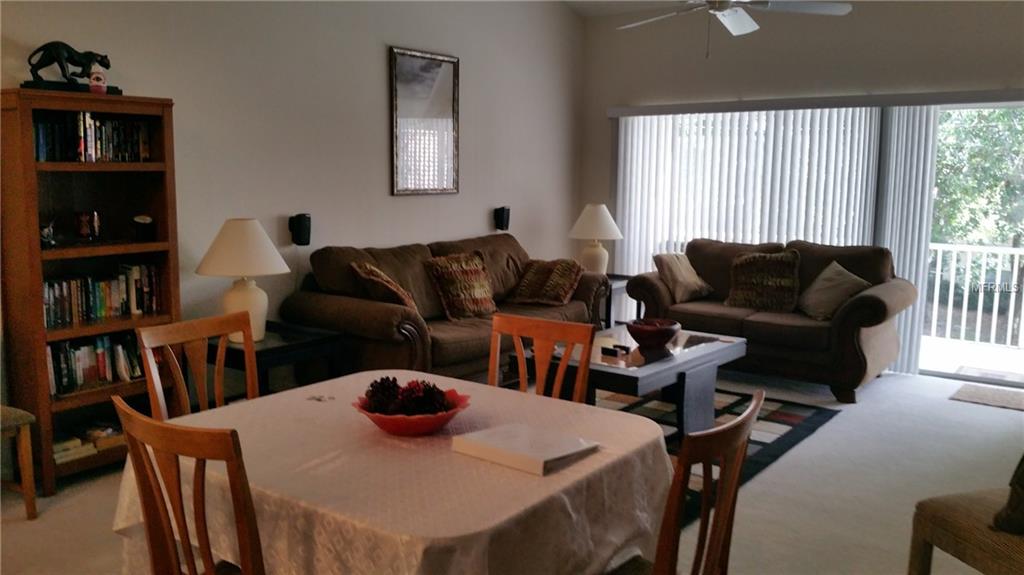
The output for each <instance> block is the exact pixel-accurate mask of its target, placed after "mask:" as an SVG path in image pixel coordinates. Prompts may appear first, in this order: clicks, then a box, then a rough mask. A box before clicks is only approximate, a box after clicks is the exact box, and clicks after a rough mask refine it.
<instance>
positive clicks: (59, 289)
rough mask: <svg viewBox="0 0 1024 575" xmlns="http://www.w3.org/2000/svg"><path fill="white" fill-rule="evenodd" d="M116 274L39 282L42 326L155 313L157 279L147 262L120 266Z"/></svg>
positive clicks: (157, 290) (158, 302) (155, 273)
mask: <svg viewBox="0 0 1024 575" xmlns="http://www.w3.org/2000/svg"><path fill="white" fill-rule="evenodd" d="M120 270H121V271H120V273H119V274H118V275H117V277H114V278H109V279H96V278H93V277H80V278H70V279H64V280H56V281H48V282H45V283H44V284H43V316H44V320H45V323H46V328H47V329H50V328H55V327H63V326H68V325H73V324H75V323H84V322H89V321H95V320H99V319H106V318H111V317H119V316H123V315H128V314H133V315H138V314H145V313H157V310H158V309H160V289H159V288H160V282H159V281H158V280H157V269H156V267H155V266H151V265H134V266H133V265H122V266H120Z"/></svg>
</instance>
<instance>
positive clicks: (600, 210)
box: [569, 204, 622, 240]
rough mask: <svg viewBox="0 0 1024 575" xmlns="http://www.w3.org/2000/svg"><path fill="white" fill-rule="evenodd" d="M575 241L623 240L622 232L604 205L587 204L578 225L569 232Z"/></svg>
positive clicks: (577, 222) (577, 221)
mask: <svg viewBox="0 0 1024 575" xmlns="http://www.w3.org/2000/svg"><path fill="white" fill-rule="evenodd" d="M569 237H570V238H572V239H574V240H621V239H622V232H620V231H619V226H617V225H615V220H613V219H612V214H611V213H610V212H609V211H608V207H607V206H605V205H604V204H587V207H585V208H583V213H581V214H580V217H579V219H577V220H576V224H575V225H574V226H573V227H572V229H571V230H569Z"/></svg>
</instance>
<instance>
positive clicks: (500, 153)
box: [0, 1, 583, 316]
mask: <svg viewBox="0 0 1024 575" xmlns="http://www.w3.org/2000/svg"><path fill="white" fill-rule="evenodd" d="M0 11H2V12H0V14H2V19H0V25H2V37H3V41H2V85H3V87H4V88H9V87H16V86H17V85H18V84H19V83H20V82H21V81H22V80H25V79H27V78H28V70H27V65H26V64H25V58H26V56H27V55H28V54H29V53H30V52H31V51H32V50H33V49H34V48H35V47H37V46H39V45H40V44H42V43H44V42H46V41H49V40H56V39H60V40H64V41H66V42H68V43H70V44H71V45H72V46H75V47H76V48H78V49H82V50H94V51H98V52H102V53H106V54H109V56H110V59H111V63H112V65H113V67H112V69H111V70H110V72H109V74H108V81H109V82H110V83H111V84H114V85H117V86H120V87H121V88H122V89H123V90H124V91H125V93H126V94H132V95H145V96H160V97H169V98H173V99H174V101H175V107H174V114H175V156H176V162H177V174H176V176H177V192H178V232H179V240H180V258H181V271H182V303H183V308H184V312H185V315H186V316H197V315H204V314H209V313H214V312H215V311H216V310H217V308H218V298H219V294H220V293H221V292H222V290H223V289H224V288H225V287H226V286H227V284H228V281H227V280H223V279H216V278H205V277H199V276H196V275H195V274H194V273H193V270H194V269H195V266H196V264H197V263H198V262H199V259H200V258H201V257H202V255H203V253H204V251H205V250H206V248H207V246H208V244H209V242H210V241H211V240H212V239H213V236H214V234H216V232H217V229H218V228H219V226H220V224H221V222H222V221H223V220H224V219H225V218H229V217H240V216H252V217H257V218H259V219H260V220H261V221H262V222H263V225H264V227H266V228H267V231H268V232H269V234H270V236H271V238H272V239H273V240H274V241H275V243H276V244H277V245H278V246H279V247H280V248H281V251H282V253H283V254H284V256H285V259H286V260H287V261H288V262H289V264H290V265H292V267H293V269H294V268H295V267H296V266H297V265H300V266H301V267H302V268H303V269H305V268H306V267H307V266H308V253H309V252H310V251H311V250H312V249H314V248H316V247H319V246H323V245H356V246H392V245H397V244H400V243H409V242H429V241H433V240H439V239H456V238H461V237H468V236H471V235H478V234H485V233H488V232H490V231H491V209H492V208H494V207H497V206H501V205H509V206H511V207H512V229H511V231H512V233H514V234H515V235H516V236H517V237H518V238H519V239H520V241H521V242H522V243H523V245H524V246H525V247H526V249H527V250H528V251H529V252H530V253H531V255H534V256H536V257H544V258H549V257H556V256H563V257H564V256H565V255H566V254H567V253H568V250H569V243H568V240H567V239H566V234H567V231H568V229H569V226H570V225H571V224H572V219H573V217H574V215H575V214H574V213H573V203H572V201H573V195H574V188H575V186H576V166H577V164H578V162H577V158H576V156H575V153H576V149H577V145H576V144H577V142H576V135H577V133H578V130H577V128H578V122H577V120H576V118H577V116H578V112H577V109H578V106H577V104H578V96H579V88H580V85H581V65H580V64H581V61H582V60H581V58H582V56H581V50H582V37H583V28H582V24H581V21H580V19H579V18H578V17H577V16H576V15H575V14H573V13H572V12H571V11H570V10H569V9H568V8H566V7H565V6H564V5H563V4H561V3H377V4H365V3H345V4H325V3H304V4H296V3H275V4H254V3H253V4H250V3H225V4H204V3H199V4H195V3H188V4H186V3H92V2H88V3H77V2H76V3H69V4H43V3H15V2H6V1H5V2H3V3H2V8H0ZM389 45H397V46H402V47H408V48H417V49H422V50H428V51H436V52H441V53H446V54H451V55H455V56H458V57H459V58H460V59H461V70H460V72H461V77H460V86H461V90H460V118H459V120H460V134H459V136H460V144H461V145H460V186H461V193H460V194H458V195H455V196H444V197H401V198H395V197H391V196H390V185H391V184H390V153H391V151H390V140H389V131H388V130H389V123H390V115H389V99H388V76H387V74H388V63H387V62H388V61H387V47H388V46H389ZM297 212H310V213H311V214H312V215H313V238H312V245H311V246H310V247H309V248H301V251H300V249H299V248H296V247H295V246H292V245H290V240H289V235H288V232H287V227H286V217H287V215H289V214H293V213H297ZM295 280H296V278H295V276H280V277H275V278H263V279H261V280H260V284H261V285H262V286H263V287H264V288H265V289H267V291H268V292H269V293H270V297H271V310H272V313H273V311H274V310H276V307H277V303H278V302H279V301H280V300H281V299H282V298H283V297H284V296H286V295H287V294H288V293H289V292H290V291H292V289H293V288H294V283H295Z"/></svg>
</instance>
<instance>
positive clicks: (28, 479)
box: [18, 425, 36, 519]
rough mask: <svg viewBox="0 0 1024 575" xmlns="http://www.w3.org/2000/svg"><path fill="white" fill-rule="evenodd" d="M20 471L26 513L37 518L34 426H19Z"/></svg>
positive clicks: (31, 517)
mask: <svg viewBox="0 0 1024 575" xmlns="http://www.w3.org/2000/svg"><path fill="white" fill-rule="evenodd" d="M18 473H20V474H21V496H22V497H23V498H24V499H25V514H26V515H28V518H29V519H35V518H36V478H35V473H34V472H33V469H32V428H31V427H30V426H28V425H22V426H21V427H20V428H18Z"/></svg>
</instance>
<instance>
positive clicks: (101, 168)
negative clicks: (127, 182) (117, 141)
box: [36, 162, 167, 172]
mask: <svg viewBox="0 0 1024 575" xmlns="http://www.w3.org/2000/svg"><path fill="white" fill-rule="evenodd" d="M166 169H167V164H165V163H163V162H36V170H38V171H40V172H163V171H165V170H166Z"/></svg>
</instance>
